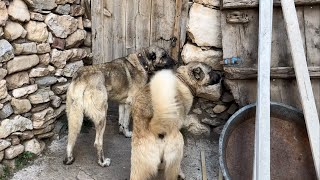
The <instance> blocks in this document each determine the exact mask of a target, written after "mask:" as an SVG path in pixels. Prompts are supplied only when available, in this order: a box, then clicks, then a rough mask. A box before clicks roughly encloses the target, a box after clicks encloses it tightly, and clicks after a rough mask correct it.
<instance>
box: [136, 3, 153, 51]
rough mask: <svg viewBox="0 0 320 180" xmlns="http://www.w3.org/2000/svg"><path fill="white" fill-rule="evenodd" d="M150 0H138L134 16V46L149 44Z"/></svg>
mask: <svg viewBox="0 0 320 180" xmlns="http://www.w3.org/2000/svg"><path fill="white" fill-rule="evenodd" d="M151 3H152V1H151V0H138V14H137V16H136V48H137V49H141V48H143V47H148V46H149V45H150V42H149V41H150V17H151V11H150V9H151Z"/></svg>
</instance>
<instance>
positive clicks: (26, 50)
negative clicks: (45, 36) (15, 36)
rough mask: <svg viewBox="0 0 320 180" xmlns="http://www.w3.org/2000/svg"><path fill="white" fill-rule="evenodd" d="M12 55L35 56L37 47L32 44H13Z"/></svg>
mask: <svg viewBox="0 0 320 180" xmlns="http://www.w3.org/2000/svg"><path fill="white" fill-rule="evenodd" d="M13 48H14V54H15V55H20V54H35V53H37V45H36V43H34V42H30V43H22V44H13Z"/></svg>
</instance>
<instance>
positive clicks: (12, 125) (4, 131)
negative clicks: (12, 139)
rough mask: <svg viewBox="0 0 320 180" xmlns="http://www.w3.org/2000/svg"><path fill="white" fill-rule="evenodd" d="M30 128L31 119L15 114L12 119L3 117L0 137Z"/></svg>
mask: <svg viewBox="0 0 320 180" xmlns="http://www.w3.org/2000/svg"><path fill="white" fill-rule="evenodd" d="M27 129H29V130H32V129H33V126H32V121H31V120H30V119H28V118H25V117H23V116H20V115H17V116H15V117H14V118H13V119H5V120H3V121H1V126H0V138H6V137H8V136H9V135H10V134H11V133H13V132H17V131H25V130H27Z"/></svg>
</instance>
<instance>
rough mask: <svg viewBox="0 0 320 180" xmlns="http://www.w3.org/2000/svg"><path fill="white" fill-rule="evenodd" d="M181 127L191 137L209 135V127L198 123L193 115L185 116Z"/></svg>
mask: <svg viewBox="0 0 320 180" xmlns="http://www.w3.org/2000/svg"><path fill="white" fill-rule="evenodd" d="M183 126H184V128H186V129H187V131H188V132H189V133H191V134H193V135H196V136H201V135H205V136H208V135H210V127H209V126H208V125H205V124H202V123H200V121H199V119H198V117H197V116H196V115H194V114H191V115H188V116H187V118H186V120H185V122H184V125H183Z"/></svg>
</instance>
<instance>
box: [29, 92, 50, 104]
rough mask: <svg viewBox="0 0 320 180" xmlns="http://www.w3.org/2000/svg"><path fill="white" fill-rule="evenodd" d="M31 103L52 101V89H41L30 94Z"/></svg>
mask: <svg viewBox="0 0 320 180" xmlns="http://www.w3.org/2000/svg"><path fill="white" fill-rule="evenodd" d="M28 99H29V100H30V102H31V104H41V103H45V102H49V101H50V90H46V89H39V90H38V91H37V92H35V93H33V94H31V95H29V97H28Z"/></svg>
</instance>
